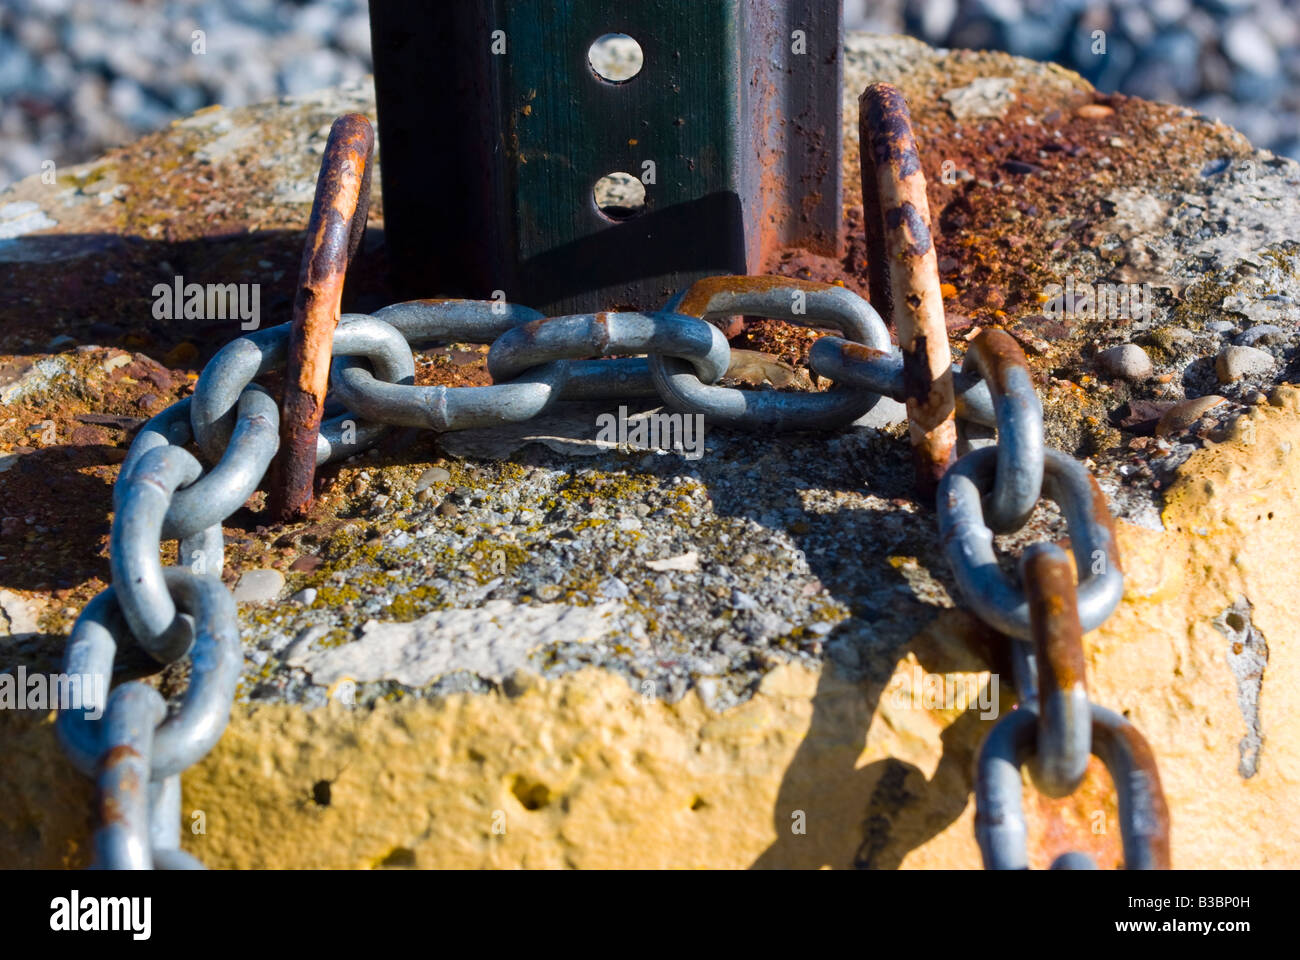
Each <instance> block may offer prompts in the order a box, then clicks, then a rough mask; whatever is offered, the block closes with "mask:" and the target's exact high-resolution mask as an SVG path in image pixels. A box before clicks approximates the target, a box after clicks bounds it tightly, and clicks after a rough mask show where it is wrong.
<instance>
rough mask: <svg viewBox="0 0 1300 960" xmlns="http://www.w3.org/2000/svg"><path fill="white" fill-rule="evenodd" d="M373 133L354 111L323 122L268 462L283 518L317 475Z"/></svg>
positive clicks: (297, 508)
mask: <svg viewBox="0 0 1300 960" xmlns="http://www.w3.org/2000/svg"><path fill="white" fill-rule="evenodd" d="M374 147H375V135H374V131H373V130H372V129H371V126H370V121H369V120H367V119H366V118H365V117H363V116H361V115H360V114H357V113H350V114H347V115H346V116H342V117H339V118H338V119H337V120H335V121H334V125H333V126H332V127H331V128H330V135H329V141H328V142H327V143H326V145H325V156H324V157H323V158H322V160H321V167H320V175H319V176H318V177H317V179H316V198H315V200H314V201H313V202H312V208H311V220H310V221H309V223H308V225H307V241H306V244H305V246H304V249H303V255H302V267H301V269H300V271H299V273H298V290H297V293H296V294H295V296H294V301H293V327H292V329H291V332H290V334H289V359H288V365H287V367H286V370H285V378H284V393H283V396H282V398H281V403H280V438H281V439H280V443H281V445H280V452H279V454H278V455H277V457H276V460H275V465H274V467H273V469H272V482H271V490H270V493H271V513H272V516H274V517H275V518H276V519H277V520H281V521H285V520H290V519H293V518H295V517H300V516H302V515H303V514H304V513H306V511H307V509H308V508H309V507H310V506H311V503H312V495H313V491H312V482H313V480H314V479H315V475H316V433H317V431H318V430H319V429H320V422H321V414H322V412H323V411H324V408H325V390H326V388H327V386H328V384H329V369H330V352H331V349H332V347H333V342H334V328H335V327H337V326H338V322H339V311H340V307H341V304H342V301H343V279H344V276H345V274H346V273H347V268H348V264H349V263H350V262H351V260H352V257H353V255H354V254H355V253H356V251H357V248H358V247H359V246H360V244H361V238H362V237H363V236H364V234H365V229H366V216H367V214H368V212H369V209H370V167H371V162H370V161H371V158H372V156H373V155H374Z"/></svg>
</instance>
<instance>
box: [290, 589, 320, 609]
mask: <svg viewBox="0 0 1300 960" xmlns="http://www.w3.org/2000/svg"><path fill="white" fill-rule="evenodd" d="M292 599H293V602H294V603H301V604H302V605H303V606H304V607H310V606H311V605H312V604H313V603H315V602H316V588H315V587H304V588H303V589H301V590H299V591H298V592H297V593H295V594H294V595H293V597H292Z"/></svg>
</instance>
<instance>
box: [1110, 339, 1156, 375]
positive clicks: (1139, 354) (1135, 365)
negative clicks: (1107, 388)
mask: <svg viewBox="0 0 1300 960" xmlns="http://www.w3.org/2000/svg"><path fill="white" fill-rule="evenodd" d="M1098 359H1099V360H1100V361H1101V365H1102V367H1103V368H1104V369H1105V370H1106V372H1107V373H1109V374H1110V375H1111V376H1114V377H1121V378H1123V379H1125V380H1145V379H1146V378H1147V377H1149V376H1151V358H1150V357H1148V356H1147V352H1146V351H1145V350H1143V349H1142V348H1141V347H1139V346H1138V345H1137V344H1135V343H1124V344H1121V345H1120V346H1118V347H1111V348H1110V349H1109V350H1103V351H1102V352H1101V354H1100V355H1099V356H1098Z"/></svg>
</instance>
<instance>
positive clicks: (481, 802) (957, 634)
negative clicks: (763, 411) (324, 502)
mask: <svg viewBox="0 0 1300 960" xmlns="http://www.w3.org/2000/svg"><path fill="white" fill-rule="evenodd" d="M1298 398H1300V392H1298V391H1296V390H1295V389H1293V388H1290V387H1282V388H1279V390H1278V391H1276V392H1275V395H1274V403H1273V404H1272V405H1269V406H1263V407H1257V408H1255V409H1254V410H1253V411H1252V412H1251V414H1250V415H1249V416H1248V417H1245V418H1242V420H1241V421H1239V422H1238V424H1237V425H1236V426H1235V427H1234V431H1233V435H1232V437H1231V439H1229V440H1228V441H1226V442H1224V443H1221V444H1215V445H1211V446H1210V447H1209V448H1208V449H1206V450H1203V451H1200V452H1198V453H1197V454H1195V455H1194V456H1193V457H1192V459H1191V460H1190V461H1189V462H1188V464H1187V465H1186V466H1185V467H1184V469H1183V471H1182V472H1181V474H1180V479H1179V480H1178V482H1177V483H1176V484H1175V485H1174V486H1173V487H1172V488H1171V489H1170V490H1169V491H1168V497H1167V505H1166V508H1165V512H1164V522H1165V525H1166V527H1167V530H1166V532H1164V533H1159V532H1154V531H1149V530H1144V529H1140V528H1137V527H1133V526H1129V525H1125V524H1121V525H1120V542H1121V549H1122V556H1123V559H1124V564H1125V570H1126V572H1127V575H1128V589H1127V592H1126V596H1125V600H1124V603H1123V604H1122V605H1121V607H1120V609H1119V611H1117V613H1116V614H1115V615H1114V616H1113V617H1112V618H1111V619H1110V620H1109V621H1107V623H1106V624H1105V625H1104V627H1103V628H1102V629H1100V630H1098V631H1096V632H1095V633H1093V634H1090V635H1089V636H1088V637H1087V638H1086V640H1085V644H1086V646H1087V652H1088V661H1089V677H1090V690H1091V693H1092V696H1093V698H1094V699H1095V700H1097V701H1098V702H1100V703H1103V704H1106V705H1108V706H1110V707H1112V708H1113V709H1116V710H1120V711H1123V712H1126V713H1127V714H1128V715H1129V716H1130V718H1131V719H1132V720H1133V722H1135V723H1136V724H1137V725H1138V726H1139V728H1140V729H1141V730H1142V731H1143V732H1144V733H1145V734H1146V736H1147V738H1148V739H1149V740H1150V742H1151V744H1152V747H1153V748H1154V750H1155V752H1156V755H1157V757H1158V759H1159V762H1160V769H1161V775H1162V778H1163V782H1164V786H1165V791H1166V795H1167V797H1168V800H1169V805H1170V808H1171V810H1172V812H1173V818H1174V828H1173V858H1174V865H1175V866H1176V867H1252V866H1256V867H1257V866H1292V867H1295V866H1300V822H1298V821H1297V820H1296V818H1295V817H1294V811H1295V810H1296V809H1297V807H1298V806H1300V743H1298V742H1297V729H1296V728H1297V724H1296V723H1295V722H1294V717H1295V716H1296V715H1297V707H1300V704H1298V703H1297V695H1296V692H1295V691H1296V690H1297V689H1300V658H1298V657H1297V641H1296V627H1295V613H1296V611H1297V610H1298V609H1300V603H1298V600H1300V578H1298V577H1297V564H1296V562H1295V559H1296V558H1297V557H1300V496H1298V493H1300V489H1298V488H1300V483H1298V482H1297V478H1298V477H1300V469H1298V468H1300V460H1297V457H1300V402H1298ZM1242 596H1244V597H1246V598H1248V599H1249V600H1250V601H1251V603H1252V604H1253V620H1254V623H1255V625H1256V626H1257V627H1258V628H1259V629H1260V630H1262V631H1263V633H1264V636H1265V637H1266V639H1267V642H1268V648H1269V660H1268V667H1267V671H1266V673H1265V677H1264V683H1263V689H1262V694H1261V700H1260V705H1261V706H1260V709H1261V716H1262V722H1263V732H1264V746H1263V751H1262V754H1261V762H1260V768H1259V771H1258V773H1257V774H1256V775H1255V776H1254V777H1252V778H1251V779H1243V778H1242V777H1241V775H1240V774H1239V773H1238V770H1237V765H1238V757H1239V754H1238V743H1239V741H1240V739H1241V737H1242V735H1243V733H1244V731H1245V722H1244V720H1243V718H1242V716H1241V713H1240V710H1239V708H1238V705H1237V692H1236V683H1235V681H1234V679H1233V677H1232V674H1231V673H1230V671H1229V669H1228V666H1227V661H1226V657H1225V654H1226V643H1227V641H1226V639H1225V638H1224V637H1223V636H1222V635H1221V634H1220V633H1218V631H1216V630H1215V629H1214V627H1213V626H1212V625H1211V620H1212V619H1213V618H1214V617H1215V616H1218V615H1219V614H1220V613H1221V612H1222V611H1223V610H1224V609H1225V608H1226V607H1227V606H1229V605H1230V604H1231V603H1232V602H1233V601H1235V600H1236V599H1237V598H1238V597H1242ZM979 631H980V628H979V626H978V625H977V624H976V623H975V622H974V620H973V619H971V618H970V617H969V616H968V615H966V614H965V613H962V612H960V611H948V612H945V613H943V614H941V615H940V616H939V617H938V618H937V619H935V620H934V621H933V622H932V623H930V624H929V625H928V626H927V627H926V628H925V629H923V630H921V631H920V632H919V633H918V635H917V636H916V637H915V638H914V640H913V641H912V642H911V644H910V645H909V647H908V649H907V650H906V651H904V652H903V654H902V655H901V656H900V660H899V663H898V666H897V671H896V674H895V677H894V679H893V680H891V682H890V683H889V684H888V685H887V686H886V687H884V688H875V687H870V686H859V685H856V684H852V683H849V682H847V681H845V680H844V679H842V678H840V677H839V676H838V675H837V674H836V673H835V672H834V671H832V670H829V669H828V670H826V671H823V672H822V673H820V674H819V673H815V672H812V671H809V670H806V669H802V668H797V667H782V668H779V669H777V670H775V671H773V672H772V673H771V674H769V675H768V676H767V678H766V679H765V680H764V682H763V684H762V686H761V689H760V690H759V691H758V692H757V694H756V695H755V696H754V698H753V699H752V700H750V701H749V702H747V703H745V704H743V705H741V706H738V707H735V708H733V709H730V710H728V711H725V712H723V713H720V714H719V713H713V712H711V711H709V710H708V709H706V708H705V706H704V705H703V704H702V703H701V702H700V700H699V699H698V698H697V697H696V696H695V695H694V694H691V695H689V696H687V697H686V698H685V699H684V700H683V701H682V702H681V703H679V704H677V705H674V706H669V705H666V704H664V703H662V702H661V701H658V700H648V701H647V700H644V699H643V698H642V697H641V696H640V694H639V693H638V692H637V691H635V690H633V689H632V688H630V687H629V686H628V684H627V682H626V681H625V680H623V679H621V678H620V677H618V676H615V675H611V674H608V673H605V672H603V671H601V670H598V669H594V668H592V669H587V670H584V671H582V672H580V673H577V674H573V675H571V676H568V677H564V678H562V679H559V680H554V681H544V680H539V679H537V678H521V680H520V683H519V684H516V685H515V695H514V696H507V695H505V694H497V695H488V696H482V695H471V694H465V695H457V696H453V697H449V698H446V699H443V700H440V701H436V702H430V701H416V700H407V701H404V702H399V703H383V704H381V705H379V706H378V707H377V708H376V709H374V710H373V711H352V710H348V709H347V708H344V707H341V706H337V705H332V706H331V707H329V708H328V709H324V710H316V711H313V712H304V711H302V710H300V709H297V708H294V707H289V706H271V707H267V706H263V707H258V708H255V709H253V708H248V707H237V708H236V710H235V714H234V717H233V719H232V722H231V725H230V729H229V730H228V731H227V733H226V735H225V737H224V738H223V739H222V741H221V743H220V744H219V746H218V747H217V748H216V750H214V752H213V753H212V755H211V756H209V757H208V758H207V759H206V760H205V761H204V762H203V763H201V764H200V765H198V766H197V767H195V768H194V769H193V770H191V771H190V772H189V773H188V774H186V776H185V781H184V788H185V793H184V796H185V810H186V812H187V814H189V812H191V811H194V810H201V811H203V814H204V817H205V821H206V823H205V827H206V832H205V833H204V834H202V835H195V834H187V837H186V847H187V849H188V850H189V851H190V852H192V853H194V854H196V855H198V856H199V857H201V858H202V859H203V860H204V861H205V862H206V863H207V864H209V865H210V866H213V867H271V866H276V867H374V866H380V865H388V866H418V867H565V866H575V867H632V866H639V867H732V868H739V867H751V866H761V867H769V866H770V867H789V866H796V867H821V866H831V867H848V866H852V865H854V864H855V863H857V864H859V865H870V866H875V867H894V866H905V867H974V866H978V864H979V854H978V850H977V848H976V846H975V843H974V839H973V835H972V820H973V803H972V801H971V797H970V770H971V762H972V759H973V756H974V751H975V749H976V747H977V745H978V743H979V741H980V740H981V739H982V737H983V735H984V733H985V732H987V729H988V726H989V721H987V720H982V719H980V717H979V715H978V713H977V712H976V711H974V710H967V711H961V710H949V711H936V710H926V709H916V708H915V707H914V706H913V705H912V702H911V699H910V697H908V696H906V693H907V691H908V689H909V684H910V678H911V677H912V670H913V667H914V666H920V667H921V668H923V669H924V670H925V671H926V672H929V673H941V674H949V675H952V676H953V677H957V678H969V677H974V678H976V679H978V680H980V681H983V680H985V679H986V678H987V671H988V670H989V669H990V664H989V663H987V662H985V660H984V659H983V658H982V656H981V655H980V654H979V653H978V652H977V651H978V650H980V649H981V647H980V644H979V643H978V642H977V639H978V638H977V633H978V632H979ZM520 687H522V689H519V688H520ZM1003 693H1004V698H1003V708H1004V709H1005V708H1006V707H1007V706H1009V699H1008V695H1009V694H1010V691H1009V690H1006V689H1004V691H1003ZM0 737H2V738H3V742H4V743H5V744H6V758H5V760H6V762H5V763H4V764H3V765H0V865H3V866H59V865H77V864H80V863H82V862H84V857H85V852H84V844H85V839H86V836H87V835H88V828H89V824H88V812H89V809H90V793H89V787H88V785H87V784H86V783H85V782H84V781H83V780H82V778H80V777H79V776H77V775H76V774H75V773H74V772H73V771H71V769H70V768H68V766H67V764H66V762H65V761H63V759H62V757H61V755H60V754H59V752H58V748H57V745H56V743H55V741H54V738H53V735H52V728H51V725H50V720H49V718H48V717H37V716H31V715H25V716H20V715H9V716H3V717H0ZM321 781H328V783H329V803H328V805H322V804H321V803H319V802H317V794H318V793H320V792H321V791H319V790H316V789H315V787H316V785H317V784H318V783H320V782H321ZM1025 802H1026V809H1027V811H1028V813H1029V816H1030V819H1031V833H1032V841H1031V854H1032V857H1033V862H1034V865H1036V866H1046V865H1047V864H1048V863H1049V862H1050V860H1051V858H1052V857H1053V856H1054V855H1055V854H1056V853H1059V852H1061V851H1062V850H1064V849H1067V848H1069V847H1071V846H1074V847H1080V848H1083V849H1087V850H1089V851H1091V852H1093V853H1094V854H1097V855H1098V856H1099V858H1100V859H1101V860H1102V861H1103V863H1112V864H1113V863H1114V862H1115V861H1116V858H1117V857H1118V831H1117V828H1116V825H1115V806H1114V798H1113V793H1112V792H1111V791H1110V789H1109V782H1108V779H1107V778H1106V776H1105V774H1104V772H1102V771H1101V770H1100V767H1099V765H1097V764H1096V763H1095V762H1094V769H1093V771H1092V773H1091V774H1090V776H1089V778H1088V780H1087V781H1086V782H1085V785H1084V787H1083V788H1081V790H1080V791H1079V793H1077V794H1076V795H1075V796H1074V797H1072V798H1068V799H1066V800H1063V801H1046V800H1044V799H1042V798H1040V797H1038V796H1037V795H1036V794H1034V793H1033V792H1032V790H1029V789H1027V790H1026V794H1025ZM1099 831H1100V832H1099Z"/></svg>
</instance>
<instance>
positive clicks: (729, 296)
mask: <svg viewBox="0 0 1300 960" xmlns="http://www.w3.org/2000/svg"><path fill="white" fill-rule="evenodd" d="M665 310H667V311H670V312H673V313H683V314H686V315H688V316H695V317H699V318H700V319H702V320H709V319H713V318H717V317H724V316H730V315H733V314H749V315H754V316H761V317H770V318H773V319H777V320H785V321H787V322H790V323H797V324H800V325H802V326H816V327H821V326H828V327H833V328H835V329H837V330H840V331H841V332H842V333H844V334H845V335H846V336H848V337H849V338H850V339H853V340H857V341H859V342H861V343H863V344H865V345H866V346H869V347H874V348H875V349H877V350H881V351H887V350H888V349H889V331H888V330H886V329H885V324H884V322H883V321H882V320H881V319H880V317H879V316H878V315H877V314H876V311H875V310H873V309H872V308H871V305H870V304H869V303H867V302H866V301H865V300H863V299H862V298H861V297H859V296H858V295H857V294H855V293H853V292H851V291H849V290H846V289H845V288H843V287H836V286H832V285H830V284H820V283H812V282H810V281H806V280H793V279H790V278H786V277H707V278H705V279H704V280H700V281H698V282H696V283H695V284H694V285H693V286H691V287H690V288H689V289H687V290H685V291H682V292H681V293H679V294H677V295H676V296H675V297H673V298H672V299H671V300H670V301H669V302H668V304H667V306H666V307H665ZM649 366H650V375H651V377H652V379H653V380H654V385H655V387H656V388H657V389H658V391H659V393H660V395H661V396H662V397H663V400H664V402H665V403H666V404H667V405H668V406H669V407H671V408H672V409H674V410H677V411H679V412H682V413H702V414H704V415H705V416H706V417H708V418H709V419H711V420H713V421H715V422H717V423H722V424H725V425H727V426H731V427H737V428H741V429H775V430H824V429H831V428H834V427H839V426H843V425H845V424H849V423H852V422H853V421H854V420H857V419H858V418H860V417H861V416H863V415H864V414H865V413H867V412H868V411H870V410H871V408H872V407H873V406H875V404H876V402H877V401H878V400H879V399H880V395H879V394H877V393H872V392H868V391H864V390H856V389H852V388H849V387H845V386H837V387H833V388H832V389H830V390H828V391H825V392H823V393H784V392H781V391H776V390H737V389H734V388H731V387H715V386H708V385H706V384H704V383H702V382H701V381H700V378H699V377H698V376H696V375H695V372H694V371H693V370H692V369H691V367H690V365H689V364H687V363H686V362H685V361H682V360H678V359H676V358H673V357H667V356H658V355H651V356H650V358H649Z"/></svg>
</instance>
